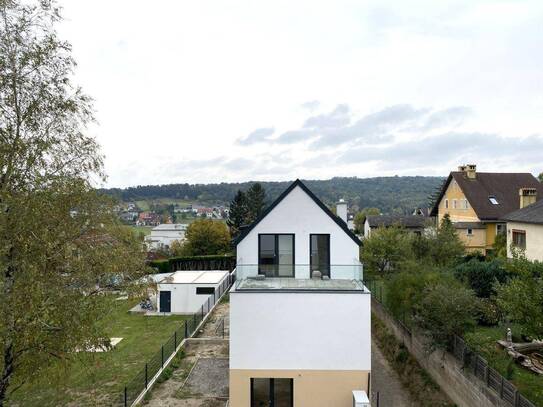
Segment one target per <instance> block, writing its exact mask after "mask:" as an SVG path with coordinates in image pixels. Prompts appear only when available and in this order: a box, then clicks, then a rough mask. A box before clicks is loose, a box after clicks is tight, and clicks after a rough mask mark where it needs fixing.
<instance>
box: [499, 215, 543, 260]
mask: <svg viewBox="0 0 543 407" xmlns="http://www.w3.org/2000/svg"><path fill="white" fill-rule="evenodd" d="M514 231H518V232H521V233H524V235H525V240H526V247H525V249H524V255H525V256H526V258H527V259H528V260H531V261H535V260H537V261H543V225H539V224H533V223H520V222H507V256H508V257H512V256H513V254H512V253H511V244H512V243H513V232H514Z"/></svg>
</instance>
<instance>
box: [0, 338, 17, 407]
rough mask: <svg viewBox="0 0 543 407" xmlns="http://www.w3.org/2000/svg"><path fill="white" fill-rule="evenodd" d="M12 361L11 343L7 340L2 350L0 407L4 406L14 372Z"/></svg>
mask: <svg viewBox="0 0 543 407" xmlns="http://www.w3.org/2000/svg"><path fill="white" fill-rule="evenodd" d="M13 361H14V352H13V343H12V342H11V340H8V343H7V344H6V345H5V348H4V369H3V370H2V378H1V379H0V407H2V406H4V403H5V401H6V395H7V390H8V387H9V384H10V382H11V378H12V376H13V371H14V364H13Z"/></svg>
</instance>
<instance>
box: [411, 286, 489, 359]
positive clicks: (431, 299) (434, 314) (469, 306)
mask: <svg viewBox="0 0 543 407" xmlns="http://www.w3.org/2000/svg"><path fill="white" fill-rule="evenodd" d="M478 309H479V307H478V301H477V298H476V297H475V294H474V293H473V291H472V290H469V289H467V288H466V287H464V286H463V285H462V284H461V283H460V282H458V281H455V280H454V279H452V278H451V279H444V280H441V281H439V282H437V283H435V284H429V285H428V286H426V288H425V289H424V291H423V292H422V300H421V301H420V304H419V306H418V309H417V310H416V317H415V318H416V322H417V325H418V326H419V327H420V328H421V329H422V331H423V332H424V333H425V334H427V335H428V336H429V337H430V338H431V340H432V343H431V346H430V348H432V349H435V348H441V349H448V348H449V347H450V345H451V339H452V337H453V335H454V334H456V335H459V336H461V335H463V334H464V333H465V332H466V331H468V330H469V329H472V328H473V327H474V326H475V323H476V315H477V312H478Z"/></svg>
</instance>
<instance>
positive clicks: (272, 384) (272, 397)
mask: <svg viewBox="0 0 543 407" xmlns="http://www.w3.org/2000/svg"><path fill="white" fill-rule="evenodd" d="M255 379H264V380H266V379H267V380H269V381H270V383H269V389H270V390H269V392H270V394H269V400H270V402H271V404H270V407H275V379H280V380H290V407H294V379H293V378H292V377H251V381H250V397H251V400H250V405H251V407H258V406H257V405H256V404H255V400H254V390H253V387H254V381H255Z"/></svg>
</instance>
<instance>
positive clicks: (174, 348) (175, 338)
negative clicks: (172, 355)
mask: <svg viewBox="0 0 543 407" xmlns="http://www.w3.org/2000/svg"><path fill="white" fill-rule="evenodd" d="M176 349H177V331H175V332H174V333H173V350H174V352H175V350H176Z"/></svg>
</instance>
